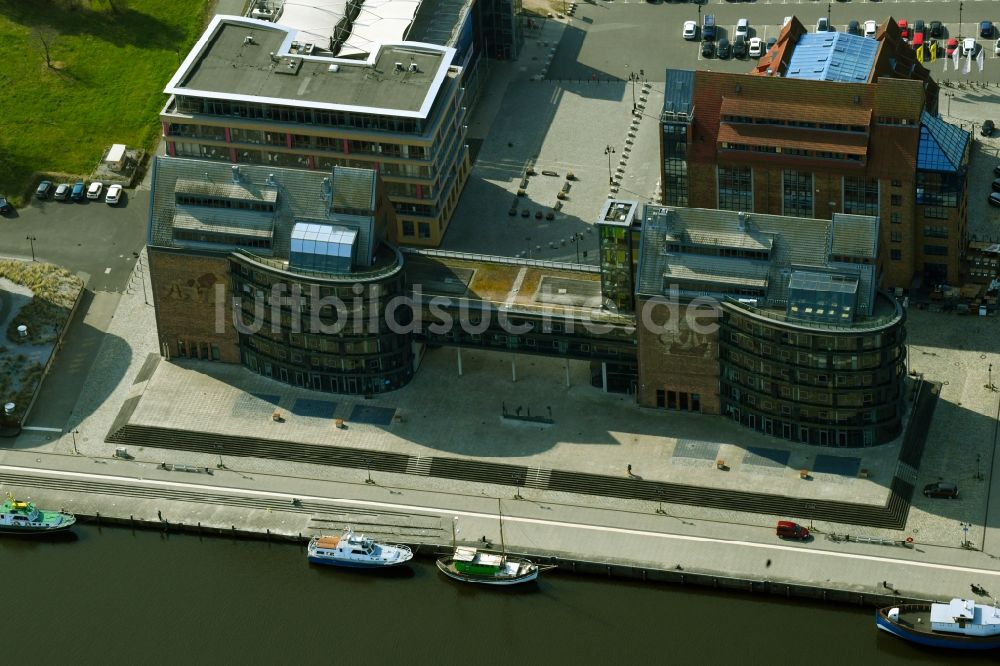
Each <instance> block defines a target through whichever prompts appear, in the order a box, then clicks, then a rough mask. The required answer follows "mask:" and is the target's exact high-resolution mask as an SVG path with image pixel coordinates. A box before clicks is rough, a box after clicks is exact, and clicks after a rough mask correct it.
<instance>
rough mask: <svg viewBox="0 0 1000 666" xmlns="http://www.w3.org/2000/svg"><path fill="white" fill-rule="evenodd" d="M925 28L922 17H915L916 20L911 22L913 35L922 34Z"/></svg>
mask: <svg viewBox="0 0 1000 666" xmlns="http://www.w3.org/2000/svg"><path fill="white" fill-rule="evenodd" d="M925 30H927V28H926V27H925V26H924V21H923V19H917V20H916V21H914V22H913V36H914V37H916V36H917V35H923V34H924V31H925Z"/></svg>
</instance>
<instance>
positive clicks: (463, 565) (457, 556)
mask: <svg viewBox="0 0 1000 666" xmlns="http://www.w3.org/2000/svg"><path fill="white" fill-rule="evenodd" d="M499 515H500V552H499V553H491V552H485V551H481V550H479V549H477V548H471V547H468V546H458V545H457V541H456V540H457V534H458V528H457V527H456V526H455V522H456V521H457V520H458V519H457V518H456V519H455V520H454V521H452V525H451V530H452V532H451V540H452V553H451V554H450V555H446V556H444V557H441V558H439V559H438V561H437V568H438V569H439V570H440V571H441V573H443V574H444V575H445V576H447V577H448V578H451V579H453V580H457V581H461V582H463V583H478V584H480V585H518V584H520V583H528V582H531V581H533V580H536V579H537V578H538V574H539V573H540V572H541V571H543V570H544V569H553V568H555V567H540V566H538V565H537V564H535V563H534V562H532V561H531V560H528V559H525V558H523V557H512V556H510V555H508V554H507V549H506V546H505V545H504V541H503V511H502V510H501V511H500V514H499Z"/></svg>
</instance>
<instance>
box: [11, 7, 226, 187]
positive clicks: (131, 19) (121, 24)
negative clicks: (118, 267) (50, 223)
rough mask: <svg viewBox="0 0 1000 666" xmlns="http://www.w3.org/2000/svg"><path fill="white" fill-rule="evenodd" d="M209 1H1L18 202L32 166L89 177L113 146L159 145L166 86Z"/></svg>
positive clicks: (31, 179)
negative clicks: (44, 42) (119, 4)
mask: <svg viewBox="0 0 1000 666" xmlns="http://www.w3.org/2000/svg"><path fill="white" fill-rule="evenodd" d="M209 4H210V2H209V0H128V2H127V9H125V10H119V11H118V12H115V11H113V10H112V8H111V6H110V4H109V3H108V2H107V0H31V1H30V2H25V1H24V0H0V62H3V63H4V64H3V68H2V70H0V84H2V94H0V194H6V195H7V196H9V197H10V198H11V199H12V200H14V202H15V203H21V202H22V201H23V197H24V196H26V195H27V194H29V193H30V187H31V185H32V184H33V183H34V182H36V181H37V180H38V178H37V177H35V175H34V174H35V173H36V172H37V173H41V174H65V175H67V176H86V175H87V174H89V173H91V171H93V169H94V167H95V166H96V165H97V163H98V161H99V160H100V159H101V157H102V156H103V154H104V150H105V148H107V147H108V146H110V145H111V144H113V143H125V144H128V145H129V146H130V147H143V148H147V149H151V148H153V146H154V145H155V144H156V141H157V138H158V137H159V136H160V133H161V131H160V123H159V121H158V119H157V116H158V114H159V111H160V109H161V108H163V105H164V104H165V103H166V101H167V98H166V96H165V95H164V94H163V88H164V86H165V85H166V83H167V81H168V80H169V78H170V76H171V75H172V74H173V73H174V72H175V71H176V69H177V66H178V64H179V58H181V57H183V56H186V55H187V51H188V49H190V47H191V45H192V44H193V43H194V41H195V40H196V39H197V38H198V36H199V35H200V34H201V33H202V31H203V29H204V24H205V14H206V11H207V6H208V5H209ZM38 31H42V33H44V34H47V35H49V37H50V39H49V51H50V56H51V60H52V61H53V64H54V65H55V69H52V68H49V67H48V66H47V65H46V60H45V53H44V50H43V49H42V47H41V42H40V40H39V38H38Z"/></svg>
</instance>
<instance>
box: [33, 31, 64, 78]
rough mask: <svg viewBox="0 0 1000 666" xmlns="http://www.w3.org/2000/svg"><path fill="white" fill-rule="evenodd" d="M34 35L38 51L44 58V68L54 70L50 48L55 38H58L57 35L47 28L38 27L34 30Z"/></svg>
mask: <svg viewBox="0 0 1000 666" xmlns="http://www.w3.org/2000/svg"><path fill="white" fill-rule="evenodd" d="M34 33H35V41H36V42H37V46H38V49H39V50H40V51H41V52H42V54H43V55H44V56H45V66H46V67H48V68H49V69H55V67H54V66H53V64H52V48H53V46H54V44H55V41H56V38H57V37H59V33H58V32H56V31H55V30H54V29H53V28H49V27H47V26H38V27H37V28H35V30H34Z"/></svg>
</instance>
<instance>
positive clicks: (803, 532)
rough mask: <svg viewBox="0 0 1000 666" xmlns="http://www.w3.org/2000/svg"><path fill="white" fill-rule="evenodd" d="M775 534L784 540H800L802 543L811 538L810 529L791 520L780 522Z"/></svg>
mask: <svg viewBox="0 0 1000 666" xmlns="http://www.w3.org/2000/svg"><path fill="white" fill-rule="evenodd" d="M774 533H775V534H777V535H778V536H779V537H781V538H782V539H799V540H800V541H801V540H803V539H808V538H809V528H807V527H803V526H802V525H799V524H798V523H793V522H792V521H790V520H779V521H778V526H777V528H775V530H774Z"/></svg>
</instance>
